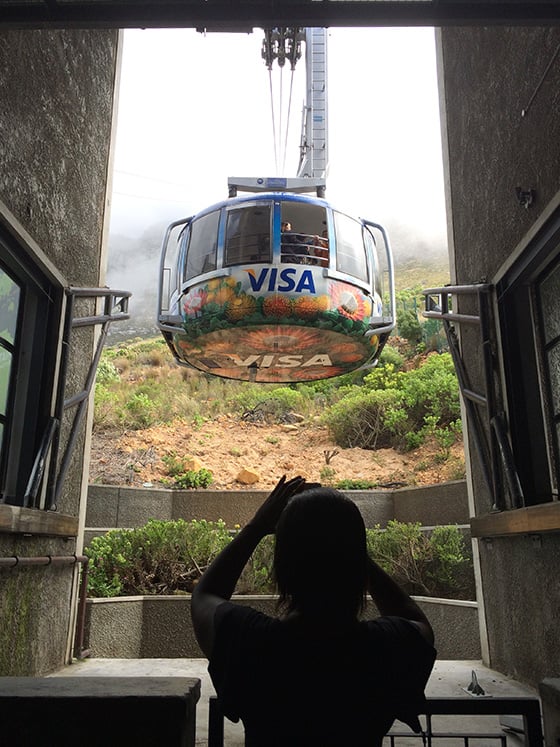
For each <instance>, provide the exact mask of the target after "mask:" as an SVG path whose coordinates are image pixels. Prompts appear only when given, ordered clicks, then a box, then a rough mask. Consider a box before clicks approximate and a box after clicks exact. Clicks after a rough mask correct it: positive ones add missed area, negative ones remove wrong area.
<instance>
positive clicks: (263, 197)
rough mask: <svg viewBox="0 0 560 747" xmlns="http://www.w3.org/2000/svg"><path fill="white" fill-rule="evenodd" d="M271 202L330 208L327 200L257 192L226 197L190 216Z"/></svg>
mask: <svg viewBox="0 0 560 747" xmlns="http://www.w3.org/2000/svg"><path fill="white" fill-rule="evenodd" d="M272 200H276V201H277V202H301V203H306V204H308V205H320V206H321V207H324V208H328V207H332V206H331V204H330V203H329V202H328V201H327V200H324V199H322V198H321V197H310V196H309V195H302V194H293V193H291V192H258V193H251V194H242V195H238V196H237V197H228V198H226V199H224V200H220V201H219V202H215V203H214V204H213V205H210V206H209V207H205V208H204V209H202V210H199V211H198V212H197V213H195V214H194V215H193V216H192V218H198V217H200V216H202V215H207V214H208V213H213V212H214V211H215V210H221V209H222V208H224V207H236V206H240V205H244V204H246V203H252V204H253V203H255V202H257V201H258V202H270V201H272Z"/></svg>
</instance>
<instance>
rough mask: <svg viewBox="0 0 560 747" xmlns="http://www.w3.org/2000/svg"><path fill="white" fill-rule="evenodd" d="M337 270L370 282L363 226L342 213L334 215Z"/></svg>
mask: <svg viewBox="0 0 560 747" xmlns="http://www.w3.org/2000/svg"><path fill="white" fill-rule="evenodd" d="M334 225H335V233H336V269H337V270H338V271H339V272H343V273H345V274H346V275H352V276H353V277H355V278H359V279H360V280H365V281H366V282H368V280H369V278H368V266H367V259H366V252H365V246H364V239H363V234H362V225H361V223H359V222H358V221H357V220H354V219H353V218H349V217H348V216H347V215H343V214H342V213H336V212H335V213H334Z"/></svg>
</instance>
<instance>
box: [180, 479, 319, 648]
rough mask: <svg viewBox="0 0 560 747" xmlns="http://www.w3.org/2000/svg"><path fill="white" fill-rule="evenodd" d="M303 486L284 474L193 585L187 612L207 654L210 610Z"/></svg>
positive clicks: (211, 633)
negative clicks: (189, 611)
mask: <svg viewBox="0 0 560 747" xmlns="http://www.w3.org/2000/svg"><path fill="white" fill-rule="evenodd" d="M304 488H305V480H304V479H303V478H302V477H294V478H292V479H291V480H286V476H285V475H284V476H283V477H282V478H281V479H280V481H279V482H278V484H277V485H276V487H275V488H274V490H273V491H272V493H270V495H269V496H268V498H267V499H266V500H265V502H264V503H263V505H262V506H261V507H260V508H259V509H258V510H257V512H256V513H255V515H254V516H253V518H252V519H251V521H250V522H249V523H248V524H247V525H246V526H245V527H243V529H241V531H240V532H238V534H237V535H236V536H235V537H234V538H233V540H232V541H231V542H230V544H229V545H228V546H227V547H226V548H225V549H224V550H222V552H221V553H220V554H219V555H218V556H217V557H216V558H214V560H213V561H212V563H211V564H210V565H209V566H208V568H207V570H206V571H205V572H204V573H203V575H202V577H201V578H200V580H199V582H198V583H197V585H196V586H195V588H194V591H193V594H192V599H191V615H192V620H193V627H194V632H195V635H196V639H197V641H198V643H199V645H200V648H201V649H202V651H203V652H204V654H205V655H206V656H207V657H208V658H210V655H211V653H212V648H213V645H214V613H215V611H216V608H217V607H218V605H220V604H222V602H225V601H227V600H228V599H230V598H231V595H232V594H233V592H234V589H235V585H236V583H237V581H238V580H239V577H240V575H241V573H242V571H243V568H244V567H245V565H246V563H247V561H248V560H249V558H250V557H251V555H252V553H253V551H254V549H255V548H256V546H257V545H258V544H259V542H260V541H261V539H262V538H263V537H265V536H266V535H267V534H274V532H275V530H276V525H277V523H278V519H279V518H280V516H281V514H282V511H283V510H284V508H285V507H286V504H287V503H288V501H289V500H290V498H291V497H292V496H294V495H295V494H296V493H299V492H301V491H302V490H303V489H304Z"/></svg>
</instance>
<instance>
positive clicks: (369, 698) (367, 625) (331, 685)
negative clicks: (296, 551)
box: [208, 602, 435, 747]
mask: <svg viewBox="0 0 560 747" xmlns="http://www.w3.org/2000/svg"><path fill="white" fill-rule="evenodd" d="M215 626H216V627H215V630H216V633H215V642H214V648H213V653H212V657H211V659H210V664H209V668H208V670H209V672H210V676H211V678H212V681H213V683H214V687H215V688H216V692H217V693H218V697H219V699H220V704H221V707H222V709H223V712H224V713H225V715H226V716H227V717H228V718H229V719H230V720H231V721H235V722H237V721H239V719H241V720H242V721H243V725H244V727H245V739H246V742H245V744H246V746H247V747H277V746H278V747H280V745H281V746H282V747H304V746H305V747H361V746H362V745H363V746H364V747H365V745H367V746H368V747H377V746H378V745H381V742H382V739H383V735H384V734H386V733H387V731H388V730H389V729H390V727H391V724H392V723H393V721H394V719H395V718H397V717H398V718H399V719H400V720H401V721H405V722H406V723H409V724H411V725H413V726H414V725H415V721H416V718H415V717H416V714H418V713H419V712H421V711H422V706H423V704H424V686H425V684H426V681H427V679H428V677H429V675H430V672H431V669H432V667H433V663H434V659H435V650H434V648H433V647H432V646H430V645H429V644H428V643H427V642H426V641H425V639H424V638H423V637H422V635H421V634H420V632H419V631H418V630H417V628H416V627H415V626H414V625H412V624H411V623H410V622H409V621H408V620H404V619H402V618H398V617H380V618H377V619H376V620H369V621H363V622H355V623H352V624H350V625H348V626H347V627H345V628H344V629H340V630H336V631H333V630H332V629H331V630H327V629H322V628H321V626H320V625H316V626H313V628H310V627H309V626H307V625H302V624H301V623H299V622H296V623H294V622H292V621H291V620H289V619H286V620H280V619H276V618H272V617H268V616H267V615H264V614H262V613H260V612H257V611H256V610H254V609H252V608H251V607H244V606H240V605H236V604H233V603H230V602H225V603H224V604H222V605H220V606H219V607H218V609H217V610H216V618H215Z"/></svg>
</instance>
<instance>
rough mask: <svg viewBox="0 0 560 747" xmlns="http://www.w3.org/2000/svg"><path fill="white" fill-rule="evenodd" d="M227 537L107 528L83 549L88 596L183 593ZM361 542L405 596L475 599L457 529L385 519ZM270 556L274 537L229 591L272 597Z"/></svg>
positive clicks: (157, 524) (192, 524)
mask: <svg viewBox="0 0 560 747" xmlns="http://www.w3.org/2000/svg"><path fill="white" fill-rule="evenodd" d="M231 536H232V535H231V533H230V532H229V531H228V529H227V528H226V525H225V523H224V522H223V521H221V520H220V521H216V522H212V521H205V520H193V521H189V522H187V521H184V520H183V519H179V520H177V521H156V520H151V521H149V522H148V523H147V524H146V525H145V526H143V527H139V528H137V529H114V530H111V531H110V532H107V534H105V535H103V536H99V537H95V538H94V539H93V540H92V541H91V545H90V546H89V548H87V549H86V551H85V553H86V555H87V556H88V557H89V560H90V562H89V573H88V594H89V596H92V597H112V596H128V595H140V594H181V593H189V592H191V591H192V589H193V588H194V585H195V584H196V581H197V579H198V578H200V576H201V574H202V573H203V572H204V570H205V569H206V568H207V567H208V565H209V564H210V563H211V562H212V560H213V559H214V558H215V557H216V555H217V554H218V553H219V552H221V550H223V548H224V547H226V546H227V545H228V544H229V542H230V541H231ZM367 544H368V552H369V553H370V555H371V557H372V558H373V559H374V560H376V562H378V563H379V564H380V565H381V566H382V567H383V568H384V569H385V570H386V571H387V572H388V573H390V574H391V575H392V576H393V577H394V578H395V579H396V580H397V582H398V583H400V584H401V585H402V586H403V587H404V588H405V589H406V590H407V591H408V592H409V593H412V594H424V595H429V596H441V597H450V598H456V599H457V598H459V599H461V598H462V599H473V598H474V582H473V574H472V564H471V561H470V558H469V557H468V554H467V552H466V547H465V543H464V539H463V536H462V534H461V533H460V531H459V529H458V528H457V527H456V526H449V527H437V528H436V529H434V530H433V531H432V532H431V534H427V533H425V532H422V531H421V529H420V525H419V524H404V523H400V522H397V521H391V522H389V524H388V525H387V528H386V529H385V530H382V529H380V528H379V527H377V528H375V529H368V530H367ZM273 557H274V537H273V536H267V537H265V538H264V539H263V540H261V542H260V543H259V545H258V546H257V547H256V549H255V551H254V553H253V555H252V557H251V559H250V561H249V563H247V565H246V567H245V569H244V571H243V573H242V575H241V578H240V579H239V581H238V584H237V587H236V593H238V594H268V593H273V592H274V591H275V585H274V580H273V576H272V564H273ZM341 562H342V563H343V562H344V558H341ZM333 591H336V590H333Z"/></svg>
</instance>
